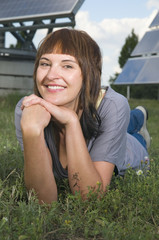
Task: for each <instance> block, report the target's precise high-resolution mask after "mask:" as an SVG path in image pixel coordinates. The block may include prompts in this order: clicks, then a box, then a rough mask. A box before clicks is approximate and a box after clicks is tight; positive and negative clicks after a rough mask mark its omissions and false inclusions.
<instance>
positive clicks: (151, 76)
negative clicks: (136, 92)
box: [115, 56, 159, 85]
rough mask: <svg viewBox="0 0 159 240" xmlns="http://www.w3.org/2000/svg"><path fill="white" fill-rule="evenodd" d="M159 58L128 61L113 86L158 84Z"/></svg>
mask: <svg viewBox="0 0 159 240" xmlns="http://www.w3.org/2000/svg"><path fill="white" fill-rule="evenodd" d="M158 66H159V56H154V57H151V58H133V59H128V61H127V62H126V64H125V66H124V68H123V70H122V72H121V73H120V74H119V76H118V77H117V79H116V81H115V84H117V85H124V84H125V85H129V84H152V83H153V84H154V83H158V82H159V79H158V76H159V74H158Z"/></svg>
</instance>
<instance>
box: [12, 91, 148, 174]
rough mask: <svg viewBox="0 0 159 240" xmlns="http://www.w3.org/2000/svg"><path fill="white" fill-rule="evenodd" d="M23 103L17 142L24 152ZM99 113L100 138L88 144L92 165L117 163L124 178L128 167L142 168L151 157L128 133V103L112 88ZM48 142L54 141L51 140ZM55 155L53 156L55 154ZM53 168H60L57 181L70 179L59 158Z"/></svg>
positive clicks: (18, 108) (18, 115)
mask: <svg viewBox="0 0 159 240" xmlns="http://www.w3.org/2000/svg"><path fill="white" fill-rule="evenodd" d="M21 102H22V99H21V100H20V101H19V102H18V103H17V106H16V109H15V127H16V135H17V139H18V141H19V143H20V146H21V149H22V151H23V139H22V132H21V127H20V120H21V115H22V110H21ZM98 113H99V116H100V118H101V125H100V127H99V134H98V135H97V137H93V138H92V139H91V140H90V141H89V143H88V151H89V153H90V156H91V159H92V161H93V162H96V161H105V162H110V163H113V164H114V165H116V167H117V169H118V173H119V174H120V175H124V173H125V170H126V169H127V168H128V167H131V168H133V169H137V168H140V165H141V162H142V161H144V158H145V157H146V156H148V153H147V151H146V149H145V148H144V147H143V146H142V144H141V143H140V142H139V141H138V140H137V139H136V138H135V137H133V136H131V135H130V134H128V133H127V127H128V124H129V119H130V108H129V104H128V101H127V99H126V98H125V97H124V96H122V95H121V94H119V93H117V92H115V91H114V90H113V89H111V88H110V87H109V88H108V90H107V92H106V94H105V96H104V98H103V99H102V101H101V103H100V105H99V107H98ZM48 141H51V138H49V139H48ZM48 141H47V142H48ZM51 155H52V156H53V154H51ZM53 165H55V166H56V167H55V169H56V171H55V172H54V174H55V176H56V177H57V176H58V177H67V171H66V170H65V169H62V166H61V164H60V162H59V160H58V159H57V157H56V164H55V163H54V164H53ZM57 172H58V173H57Z"/></svg>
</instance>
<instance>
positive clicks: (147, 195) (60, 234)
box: [0, 94, 159, 240]
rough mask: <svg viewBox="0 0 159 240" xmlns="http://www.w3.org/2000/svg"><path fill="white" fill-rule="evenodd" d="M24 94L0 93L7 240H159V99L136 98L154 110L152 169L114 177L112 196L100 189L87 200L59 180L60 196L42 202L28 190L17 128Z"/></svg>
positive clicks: (1, 219) (2, 224) (2, 225)
mask: <svg viewBox="0 0 159 240" xmlns="http://www.w3.org/2000/svg"><path fill="white" fill-rule="evenodd" d="M20 97H21V96H19V95H13V94H12V95H8V96H6V97H0V109H1V114H0V239H1V240H23V239H26V240H49V239H54V240H56V239H58V240H61V239H64V240H67V239H68V240H70V239H72V240H82V239H94V240H95V239H99V240H100V239H101V240H102V239H106V240H120V239H121V240H125V239H127V240H129V239H131V240H137V239H143V240H150V239H151V240H156V239H159V207H158V205H159V177H158V176H159V145H158V143H159V124H158V119H159V102H158V101H155V100H134V99H132V100H130V106H131V107H136V106H137V105H144V106H146V107H147V109H148V111H149V121H148V128H149V131H150V134H151V136H152V143H151V148H150V159H151V169H150V172H149V174H148V175H146V176H145V175H141V176H137V174H136V172H135V171H132V170H131V169H129V170H128V171H127V173H126V176H125V178H120V177H113V180H112V183H111V185H110V188H109V190H108V192H107V194H106V195H103V196H102V197H101V199H98V198H97V197H96V194H95V193H91V192H90V193H89V198H88V200H86V201H82V200H81V197H80V195H79V194H76V195H75V196H73V195H72V194H71V193H70V190H69V186H68V181H67V180H65V181H61V182H59V183H58V186H59V187H58V188H59V200H58V202H54V203H52V205H51V206H50V207H48V206H47V205H42V206H39V204H38V201H37V199H36V198H35V197H34V196H33V195H32V194H31V193H27V192H26V189H25V186H24V180H23V156H22V153H21V150H20V147H19V145H18V143H17V140H16V136H15V129H14V108H15V105H16V103H17V101H18V99H20Z"/></svg>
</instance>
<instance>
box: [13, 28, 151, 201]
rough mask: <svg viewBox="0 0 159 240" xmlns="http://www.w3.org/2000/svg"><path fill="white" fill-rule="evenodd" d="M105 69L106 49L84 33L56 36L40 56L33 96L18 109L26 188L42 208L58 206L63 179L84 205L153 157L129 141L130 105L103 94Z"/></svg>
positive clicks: (108, 91)
mask: <svg viewBox="0 0 159 240" xmlns="http://www.w3.org/2000/svg"><path fill="white" fill-rule="evenodd" d="M101 66H102V60H101V52H100V49H99V46H98V45H97V43H96V42H95V41H94V40H93V39H92V38H91V37H90V36H89V35H88V34H87V33H85V32H83V31H78V30H73V29H61V30H58V31H55V32H54V33H51V34H49V35H48V36H47V37H46V38H45V39H44V41H43V42H42V44H41V46H40V48H39V49H38V52H37V57H36V61H35V68H34V94H32V95H31V96H27V97H25V98H23V99H22V100H20V102H19V103H18V104H17V106H16V110H15V125H16V134H17V138H18V140H19V142H20V144H21V147H22V150H23V151H24V180H25V184H26V187H27V189H34V190H35V191H36V193H37V196H38V199H39V202H40V203H42V202H45V203H51V202H52V201H56V200H57V198H58V193H57V186H56V178H61V177H62V178H66V177H68V179H69V185H70V188H71V191H72V193H75V191H80V193H81V195H82V197H83V198H85V197H86V195H87V193H88V191H89V189H90V187H91V188H92V189H93V190H95V189H97V188H98V184H97V183H98V182H100V183H101V185H100V187H101V191H103V190H104V191H105V190H106V187H107V186H108V185H109V184H110V182H111V178H112V175H113V172H114V169H115V168H116V169H117V171H118V173H119V174H121V175H123V174H124V172H125V170H126V169H127V167H128V166H131V167H132V168H134V169H136V168H139V167H140V164H141V161H142V160H144V157H145V156H147V155H148V153H147V150H146V148H145V147H144V146H143V145H142V144H141V141H140V142H139V141H138V140H137V139H136V137H134V136H132V135H130V134H128V133H127V128H128V124H129V118H130V110H129V105H128V102H127V100H126V98H125V97H123V96H122V95H120V94H118V93H116V92H115V91H113V90H112V89H111V88H110V87H109V88H107V89H106V90H104V91H100V86H101ZM136 112H137V113H138V114H139V115H141V118H142V120H141V119H140V120H139V121H141V122H142V124H141V126H140V128H141V127H142V126H143V127H144V128H145V127H146V125H145V124H146V122H145V121H146V120H145V119H146V111H145V110H144V108H141V109H135V113H134V114H133V116H132V118H134V116H136ZM144 114H145V115H144ZM136 122H137V121H136ZM133 126H134V124H133ZM139 130H140V129H138V131H139ZM131 131H132V132H131V134H134V132H135V131H136V127H135V129H134V130H132V128H131ZM146 131H147V130H146ZM144 132H145V131H144ZM136 134H137V135H139V133H137V132H136ZM147 135H148V132H147ZM140 136H141V135H140ZM148 137H149V135H148ZM141 138H142V140H143V142H144V144H145V140H144V139H143V137H142V136H141Z"/></svg>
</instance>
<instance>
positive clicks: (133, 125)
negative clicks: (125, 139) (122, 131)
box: [127, 109, 147, 150]
mask: <svg viewBox="0 0 159 240" xmlns="http://www.w3.org/2000/svg"><path fill="white" fill-rule="evenodd" d="M143 123H144V114H143V112H142V111H141V110H139V109H133V110H131V112H130V122H129V126H128V129H127V132H128V133H129V134H131V135H132V136H133V137H135V138H136V139H137V140H138V141H139V142H140V143H141V144H142V145H143V146H144V148H145V149H146V150H147V148H146V141H145V139H144V138H143V136H142V135H141V134H139V133H138V132H139V131H140V129H141V127H142V126H143Z"/></svg>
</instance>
